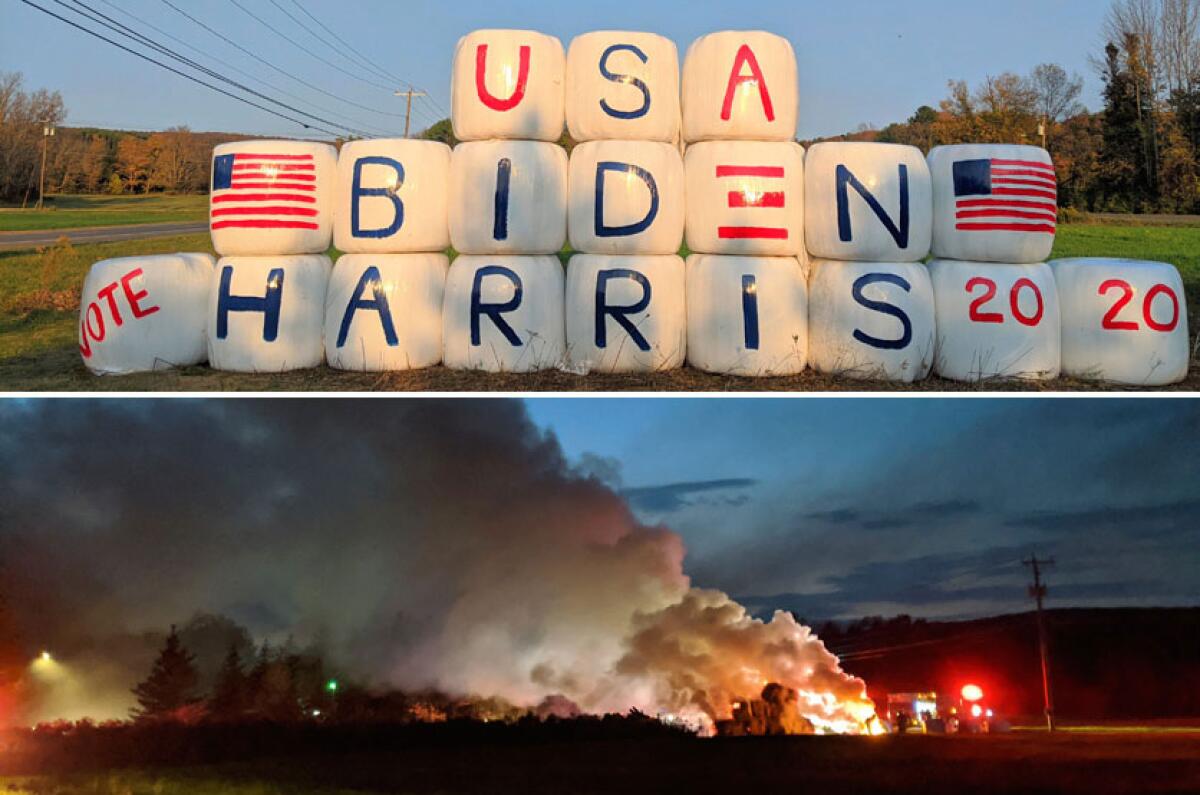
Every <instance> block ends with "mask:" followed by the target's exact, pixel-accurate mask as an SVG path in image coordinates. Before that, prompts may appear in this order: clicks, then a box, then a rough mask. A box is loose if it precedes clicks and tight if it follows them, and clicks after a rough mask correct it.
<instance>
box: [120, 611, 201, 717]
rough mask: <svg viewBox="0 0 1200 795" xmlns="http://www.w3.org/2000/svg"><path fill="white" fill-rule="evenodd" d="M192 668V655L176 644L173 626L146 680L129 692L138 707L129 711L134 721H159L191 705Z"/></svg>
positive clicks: (192, 689) (176, 636) (193, 698)
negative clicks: (139, 719) (136, 719)
mask: <svg viewBox="0 0 1200 795" xmlns="http://www.w3.org/2000/svg"><path fill="white" fill-rule="evenodd" d="M196 681H197V676H196V666H195V665H193V663H192V655H190V654H188V651H187V649H185V648H183V644H182V643H180V642H179V635H178V634H177V633H176V632H175V625H174V624H172V625H171V634H169V635H168V636H167V642H166V644H165V645H164V646H163V649H162V651H161V652H159V654H158V659H157V660H155V661H154V667H153V668H152V669H151V670H150V676H149V677H147V678H146V680H145V681H143V682H142V683H141V684H139V685H138V686H137V687H135V688H134V689H133V694H134V695H135V696H137V700H138V706H137V708H135V709H134V710H133V716H134V717H135V718H161V717H165V716H167V715H169V714H170V713H172V712H174V711H175V710H177V709H179V708H180V707H185V706H187V705H189V704H191V703H194V701H195V696H194V691H195V689H196Z"/></svg>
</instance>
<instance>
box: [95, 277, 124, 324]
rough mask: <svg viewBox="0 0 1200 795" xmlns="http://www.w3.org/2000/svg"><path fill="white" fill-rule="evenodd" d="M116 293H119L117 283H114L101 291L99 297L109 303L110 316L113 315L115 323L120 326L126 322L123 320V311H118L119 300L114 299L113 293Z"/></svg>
mask: <svg viewBox="0 0 1200 795" xmlns="http://www.w3.org/2000/svg"><path fill="white" fill-rule="evenodd" d="M116 291H117V283H116V282H113V283H112V284H110V285H108V286H107V287H105V288H104V289H103V290H101V291H100V292H99V293H97V295H98V296H99V297H100V298H103V299H105V300H107V301H108V313H109V314H110V315H112V319H113V322H114V323H116V324H117V325H118V326H120V325H121V324H123V323H124V322H125V321H124V320H122V319H121V310H119V309H117V299H115V298H113V293H115V292H116Z"/></svg>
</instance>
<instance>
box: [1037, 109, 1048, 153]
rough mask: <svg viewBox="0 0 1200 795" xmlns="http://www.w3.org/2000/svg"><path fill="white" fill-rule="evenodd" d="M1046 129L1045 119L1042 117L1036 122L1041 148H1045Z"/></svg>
mask: <svg viewBox="0 0 1200 795" xmlns="http://www.w3.org/2000/svg"><path fill="white" fill-rule="evenodd" d="M1047 127H1048V124H1047V119H1046V118H1045V117H1044V116H1043V117H1042V120H1041V121H1039V122H1038V135H1040V136H1042V148H1043V149H1045V148H1046V128H1047Z"/></svg>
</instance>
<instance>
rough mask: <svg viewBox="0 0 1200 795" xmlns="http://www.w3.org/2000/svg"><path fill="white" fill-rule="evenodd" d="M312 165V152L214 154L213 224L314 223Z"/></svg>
mask: <svg viewBox="0 0 1200 795" xmlns="http://www.w3.org/2000/svg"><path fill="white" fill-rule="evenodd" d="M316 170H317V169H316V165H315V163H314V161H313V156H312V155H283V154H273V153H270V152H238V153H236V154H232V155H217V156H216V157H214V158H213V177H212V212H211V217H210V222H211V224H212V228H213V229H214V230H217V229H317V228H319V224H318V223H317V188H316V182H317V174H316Z"/></svg>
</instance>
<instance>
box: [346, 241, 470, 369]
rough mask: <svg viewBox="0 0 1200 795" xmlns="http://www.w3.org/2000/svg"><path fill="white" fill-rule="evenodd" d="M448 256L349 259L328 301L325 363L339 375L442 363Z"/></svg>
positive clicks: (347, 258) (381, 255) (363, 255)
mask: <svg viewBox="0 0 1200 795" xmlns="http://www.w3.org/2000/svg"><path fill="white" fill-rule="evenodd" d="M449 267H450V260H449V258H448V257H447V256H446V255H445V254H347V255H345V256H343V257H341V258H339V259H338V261H337V263H336V264H335V265H334V267H333V276H332V277H331V278H330V280H329V294H328V298H327V299H326V302H325V360H326V361H327V362H329V366H330V367H333V368H336V369H338V370H363V371H382V370H415V369H418V368H421V367H431V366H433V365H435V364H437V363H438V362H440V361H441V360H442V301H443V297H444V296H443V292H444V290H445V286H446V271H447V269H448V268H449Z"/></svg>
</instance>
